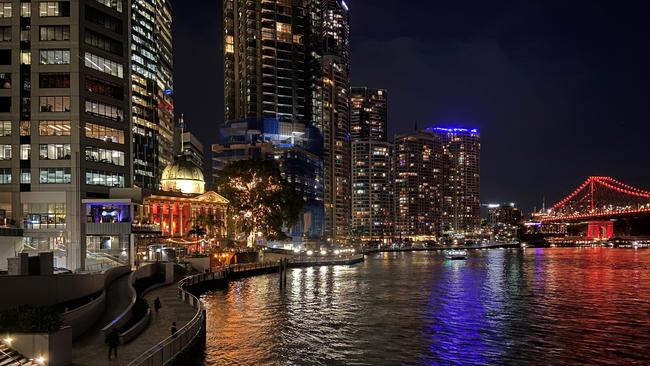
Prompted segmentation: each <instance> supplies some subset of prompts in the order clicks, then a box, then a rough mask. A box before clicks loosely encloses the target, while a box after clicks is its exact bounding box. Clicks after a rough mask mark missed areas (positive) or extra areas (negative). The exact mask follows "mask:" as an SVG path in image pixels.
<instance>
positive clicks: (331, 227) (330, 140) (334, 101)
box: [317, 0, 351, 242]
mask: <svg viewBox="0 0 650 366" xmlns="http://www.w3.org/2000/svg"><path fill="white" fill-rule="evenodd" d="M322 34H323V40H322V41H323V43H322V44H323V49H322V52H323V56H322V63H321V65H322V79H321V81H322V82H321V93H322V94H321V95H322V99H321V101H322V115H321V116H320V121H318V122H317V124H318V125H319V126H320V127H321V131H322V133H323V141H324V143H323V178H324V183H325V185H324V188H325V197H324V203H325V235H326V236H327V238H328V239H330V240H332V241H334V242H345V241H347V240H348V238H349V235H350V230H349V228H350V214H351V213H350V210H351V196H350V184H351V177H350V161H351V153H350V148H351V146H350V97H349V90H350V75H349V74H350V69H349V38H350V29H349V15H348V7H347V5H346V3H345V2H344V1H342V0H323V1H322Z"/></svg>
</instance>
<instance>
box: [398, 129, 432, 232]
mask: <svg viewBox="0 0 650 366" xmlns="http://www.w3.org/2000/svg"><path fill="white" fill-rule="evenodd" d="M393 151H394V152H393V174H394V185H393V187H394V194H395V196H394V202H395V203H394V207H395V237H396V238H397V239H399V240H405V239H409V240H433V239H435V238H436V237H437V236H439V235H440V233H441V215H440V208H441V199H442V173H443V164H442V155H441V152H442V148H441V141H440V138H439V137H438V136H436V135H434V134H433V133H430V132H426V131H418V132H413V133H409V134H403V135H398V136H397V137H396V138H395V143H394V148H393Z"/></svg>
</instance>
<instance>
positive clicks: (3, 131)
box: [0, 121, 11, 136]
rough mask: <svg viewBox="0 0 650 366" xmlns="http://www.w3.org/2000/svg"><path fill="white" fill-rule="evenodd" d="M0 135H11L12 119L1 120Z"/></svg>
mask: <svg viewBox="0 0 650 366" xmlns="http://www.w3.org/2000/svg"><path fill="white" fill-rule="evenodd" d="M0 136H11V121H0Z"/></svg>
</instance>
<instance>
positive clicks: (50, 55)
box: [0, 0, 132, 269]
mask: <svg viewBox="0 0 650 366" xmlns="http://www.w3.org/2000/svg"><path fill="white" fill-rule="evenodd" d="M126 4H128V3H126V2H124V3H123V2H122V1H107V0H79V1H51V2H36V1H32V2H22V1H18V0H14V1H3V2H2V4H0V5H1V6H0V34H2V37H1V39H0V77H1V78H2V86H3V88H4V89H3V90H4V91H3V92H1V93H0V127H2V128H1V129H0V207H1V209H2V210H3V211H4V215H5V217H6V218H8V219H9V222H10V223H13V224H14V225H20V226H21V227H22V228H23V229H24V238H23V248H18V249H19V251H21V250H22V251H25V252H31V253H36V252H39V251H53V252H54V263H55V266H59V267H67V268H70V269H78V268H83V267H84V264H85V258H86V249H87V245H86V244H87V240H89V239H88V238H89V237H91V236H90V233H89V232H87V224H86V218H85V217H84V216H83V215H84V214H82V213H81V212H82V199H85V198H100V197H108V191H109V188H111V187H126V186H129V185H131V182H132V167H131V163H130V162H131V161H132V156H131V112H130V106H131V103H130V100H129V95H130V86H131V83H130V80H131V74H130V68H131V67H130V65H131V64H130V50H129V43H130V42H129V33H130V32H129V11H128V8H127V7H126ZM87 234H89V235H88V236H87ZM91 239H92V237H91Z"/></svg>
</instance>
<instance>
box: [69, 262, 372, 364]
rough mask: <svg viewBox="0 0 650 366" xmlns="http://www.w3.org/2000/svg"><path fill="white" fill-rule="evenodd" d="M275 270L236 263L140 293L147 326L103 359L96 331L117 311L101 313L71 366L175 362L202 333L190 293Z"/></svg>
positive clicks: (200, 310)
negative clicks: (158, 305)
mask: <svg viewBox="0 0 650 366" xmlns="http://www.w3.org/2000/svg"><path fill="white" fill-rule="evenodd" d="M363 259H364V256H363V255H356V256H352V257H347V258H313V259H311V260H308V261H287V262H286V264H288V265H289V266H290V267H303V266H310V265H312V266H323V265H350V264H354V263H358V262H361V261H363ZM280 269H281V266H280V261H278V262H257V263H245V264H236V265H231V266H229V267H227V268H224V269H223V270H220V271H217V272H208V273H199V274H196V275H192V276H188V277H185V278H184V279H183V280H181V281H179V282H176V283H173V284H170V285H167V286H164V287H159V288H157V289H154V290H152V291H150V292H148V293H147V294H146V295H145V299H146V301H147V302H148V303H149V305H150V307H151V309H152V314H151V318H150V319H151V320H150V323H149V325H148V326H147V327H146V328H145V330H144V331H143V332H142V333H141V334H140V335H138V336H137V337H136V338H135V339H134V340H133V341H131V342H130V343H127V344H124V345H120V346H119V347H118V351H117V358H113V360H111V361H109V360H108V345H107V344H106V343H105V342H104V340H105V338H104V336H103V335H102V334H101V332H99V329H101V327H102V326H104V325H105V324H107V323H108V322H110V321H111V320H112V318H110V317H111V316H112V315H115V314H120V311H121V310H123V309H121V310H120V311H117V310H114V311H110V314H111V315H108V314H109V312H107V315H105V317H104V318H105V319H103V320H102V322H100V323H99V324H98V325H97V326H96V328H97V329H93V330H95V331H96V332H95V333H91V334H92V336H91V337H88V338H87V339H84V340H83V341H80V342H75V344H74V345H73V351H72V352H73V354H72V358H73V363H72V365H74V366H81V365H129V366H131V365H141V364H145V365H163V364H165V363H166V362H168V361H169V360H171V359H172V358H174V357H175V356H176V355H179V353H180V357H181V360H178V359H177V361H179V362H182V357H183V356H182V353H183V351H184V350H186V349H187V348H186V347H187V346H188V345H189V344H191V343H192V342H194V341H195V340H196V339H198V338H199V337H201V336H204V335H205V327H204V324H205V309H204V307H203V305H202V304H201V301H200V300H199V299H198V298H197V297H196V296H195V295H193V294H191V292H194V293H200V292H203V291H204V290H206V289H208V288H210V287H211V285H209V284H210V283H227V282H228V280H229V279H237V278H242V277H250V276H256V275H261V274H265V273H273V272H278V271H280ZM224 281H225V282H224ZM127 284H128V282H127ZM201 289H203V290H201ZM122 290H124V289H122ZM124 291H126V290H124ZM188 291H189V292H188ZM112 296H117V297H119V296H120V294H118V293H113V294H112ZM124 296H126V295H124ZM156 297H159V298H160V301H161V303H162V308H161V310H160V312H159V314H158V315H156V314H155V311H154V310H153V301H154V299H155V298H156ZM107 309H108V307H107ZM113 313H115V314H113ZM172 322H176V328H177V329H178V333H177V337H176V338H172V337H170V335H171V334H170V327H171V324H172Z"/></svg>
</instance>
